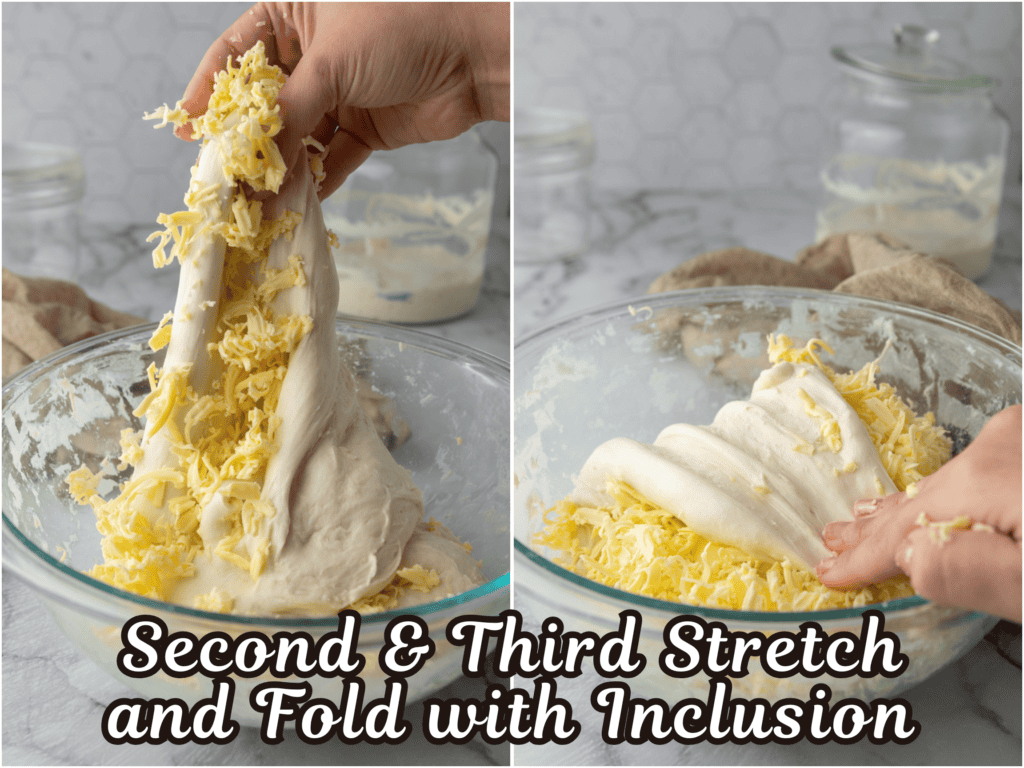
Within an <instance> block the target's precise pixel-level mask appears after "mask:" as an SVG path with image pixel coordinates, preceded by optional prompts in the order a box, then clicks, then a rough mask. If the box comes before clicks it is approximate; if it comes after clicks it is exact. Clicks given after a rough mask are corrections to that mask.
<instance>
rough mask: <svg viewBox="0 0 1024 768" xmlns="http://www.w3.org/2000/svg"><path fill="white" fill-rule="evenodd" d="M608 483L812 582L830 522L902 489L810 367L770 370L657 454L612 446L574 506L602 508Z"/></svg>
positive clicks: (682, 428) (852, 415)
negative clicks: (785, 564) (789, 565)
mask: <svg viewBox="0 0 1024 768" xmlns="http://www.w3.org/2000/svg"><path fill="white" fill-rule="evenodd" d="M608 480H617V481H622V482H625V483H628V484H629V485H630V486H632V487H633V488H634V489H636V490H637V491H638V492H639V493H640V494H642V495H643V496H644V497H646V498H647V499H649V500H650V501H651V502H653V503H654V504H656V505H658V506H660V507H662V508H664V509H666V510H668V511H670V512H672V513H673V514H675V515H676V516H677V517H679V518H680V519H681V520H683V521H684V522H685V523H686V524H687V525H688V526H690V528H692V529H693V530H695V531H696V532H697V533H699V534H701V535H702V536H705V537H706V538H708V539H711V540H713V541H720V542H724V543H728V544H732V545H734V546H736V547H739V548H740V549H742V550H744V551H746V552H749V553H751V554H752V555H758V556H762V557H768V558H773V559H776V560H782V559H784V558H789V559H790V560H791V561H793V562H795V563H799V564H801V565H802V566H803V567H805V568H807V569H808V570H811V571H813V569H814V566H815V565H816V564H817V563H818V562H819V561H820V560H821V559H822V558H824V557H827V556H828V555H829V554H830V553H829V551H828V549H827V548H826V547H825V545H824V543H823V542H822V540H821V530H822V528H824V526H825V525H826V524H827V523H830V522H833V521H838V520H849V519H850V518H851V511H850V510H851V508H852V505H853V503H854V502H855V501H857V500H858V499H862V498H870V497H877V496H882V495H885V494H888V493H895V492H896V490H897V489H896V487H895V485H893V482H892V480H891V479H890V478H889V476H888V474H887V473H886V471H885V469H884V467H883V466H882V464H881V462H880V461H879V459H878V454H877V451H876V450H875V447H874V445H873V443H872V441H871V438H870V437H869V436H868V433H867V430H866V429H865V427H864V424H863V422H861V420H860V419H859V418H858V416H857V414H856V412H855V411H854V410H853V409H852V408H851V407H850V406H849V405H848V404H847V403H846V401H845V400H844V399H843V397H842V395H840V394H839V392H838V391H836V389H835V387H834V386H833V385H832V383H831V382H830V381H829V379H828V377H827V376H826V375H825V374H824V373H822V371H820V370H819V369H817V368H816V367H814V366H811V365H806V364H794V363H789V362H782V363H778V364H776V365H775V366H774V367H772V368H769V369H768V370H766V371H764V372H763V373H762V374H761V376H760V377H759V378H758V379H757V381H756V382H755V384H754V387H753V391H752V393H751V396H750V399H749V400H745V401H735V402H731V403H728V404H726V405H725V406H724V407H723V408H722V409H721V410H720V411H719V412H718V414H717V415H716V417H715V419H714V421H713V422H712V423H711V424H710V425H708V426H692V425H688V424H675V425H672V426H669V427H667V428H666V429H664V430H663V431H662V432H661V434H659V435H658V437H657V439H656V440H655V441H654V443H653V444H644V443H640V442H637V441H635V440H631V439H629V438H615V439H613V440H610V441H608V442H606V443H604V444H602V445H601V446H599V447H598V448H597V450H595V451H594V452H593V454H592V455H591V456H590V458H589V459H588V460H587V462H586V464H585V465H584V467H583V470H582V471H581V473H580V476H579V479H578V481H577V484H576V490H575V492H574V494H573V497H574V498H573V500H574V501H576V502H577V503H579V504H581V505H590V506H607V505H610V504H611V502H612V500H611V497H610V496H609V495H608V494H607V493H606V492H605V484H606V482H607V481H608Z"/></svg>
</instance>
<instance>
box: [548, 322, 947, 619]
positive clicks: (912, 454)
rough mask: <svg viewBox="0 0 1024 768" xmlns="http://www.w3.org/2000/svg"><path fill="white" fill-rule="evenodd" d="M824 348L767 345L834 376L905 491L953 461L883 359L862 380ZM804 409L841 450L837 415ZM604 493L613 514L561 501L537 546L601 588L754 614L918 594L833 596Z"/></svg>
mask: <svg viewBox="0 0 1024 768" xmlns="http://www.w3.org/2000/svg"><path fill="white" fill-rule="evenodd" d="M819 349H820V350H823V351H827V352H829V353H831V352H832V350H831V349H830V348H829V347H828V345H827V344H825V343H824V342H822V341H820V340H817V339H815V340H812V341H810V342H808V344H807V345H806V346H805V347H803V348H802V349H795V348H794V345H793V342H792V341H791V340H790V339H789V338H788V337H786V336H783V335H780V336H778V337H777V338H776V337H774V336H769V338H768V351H769V359H770V361H771V362H772V363H773V364H774V363H778V362H783V361H786V362H792V363H806V364H811V365H814V366H816V367H818V368H820V369H821V370H822V371H823V372H824V373H825V374H826V375H827V376H828V378H829V379H830V380H831V382H832V384H833V385H834V386H835V387H836V389H837V390H838V391H839V393H840V394H841V395H842V396H843V398H844V399H845V400H846V402H848V403H849V404H850V406H851V407H852V408H853V409H854V411H855V412H856V413H857V415H858V416H859V417H860V419H861V420H862V421H863V422H864V424H865V426H866V427H867V431H868V434H869V436H870V437H871V440H872V443H873V444H874V445H875V448H876V449H877V451H878V455H879V458H880V459H881V461H882V465H883V466H884V467H885V468H886V471H887V472H888V474H889V475H890V477H891V478H892V480H893V483H894V484H895V485H896V487H897V488H899V489H900V490H905V489H907V488H908V487H911V488H913V487H914V486H913V484H914V483H915V482H917V481H918V480H920V479H921V478H922V477H923V476H925V475H927V474H930V473H931V472H934V471H935V470H936V469H938V468H939V467H940V466H942V464H944V463H945V462H946V461H948V460H949V458H950V455H951V448H952V446H951V444H950V441H949V439H948V438H947V437H946V435H945V433H944V432H943V430H942V429H941V428H939V427H937V426H936V425H935V418H934V416H933V414H931V413H927V414H925V415H924V416H920V417H918V416H916V415H915V414H914V413H913V411H912V410H911V409H910V407H909V406H907V404H906V403H904V401H903V400H902V399H901V398H900V397H899V396H898V395H897V394H896V392H895V390H894V389H893V388H892V387H891V386H890V385H888V384H885V383H878V382H876V381H875V374H876V372H877V369H878V362H877V361H874V362H872V363H868V364H867V365H865V366H864V367H863V368H862V369H861V370H859V371H857V372H855V373H848V374H842V373H836V372H835V371H833V370H832V369H831V368H830V367H828V366H827V365H825V363H824V362H822V360H821V357H820V355H819V352H818V350H819ZM805 394H806V393H805ZM805 407H806V411H807V413H808V415H811V416H812V417H815V418H817V419H818V420H819V422H820V423H821V424H822V441H823V443H824V446H825V447H826V448H827V449H829V450H839V448H840V447H841V442H838V441H840V437H839V432H838V424H837V423H836V422H835V418H834V416H833V415H832V414H830V413H828V412H827V411H825V410H824V409H822V408H821V407H820V406H819V405H818V404H817V403H815V402H814V401H813V399H812V398H810V396H807V397H806V398H805ZM805 450H809V451H810V452H813V447H812V446H806V448H805ZM854 469H856V467H852V466H847V467H844V468H843V471H844V472H846V471H853V470H854ZM876 480H877V478H876ZM606 490H607V492H608V494H609V496H611V498H612V499H614V504H613V505H611V506H607V507H601V508H592V507H585V506H580V505H578V504H576V503H575V502H573V501H571V500H569V499H565V500H562V501H560V502H558V503H557V504H556V505H555V506H554V507H552V508H551V509H549V510H548V511H547V512H546V514H545V527H544V529H543V530H542V531H541V533H540V534H538V535H537V537H536V539H535V541H536V543H537V544H540V545H542V546H546V547H549V548H551V549H552V550H554V551H555V552H556V553H557V555H556V562H557V563H558V564H559V565H562V566H564V567H566V568H568V569H569V570H572V571H574V572H576V573H578V574H580V575H581V576H585V577H587V578H589V579H591V580H593V581H597V582H599V583H601V584H605V585H607V586H610V587H615V588H618V589H623V590H626V591H628V592H633V593H635V594H638V595H644V596H647V597H653V598H657V599H660V600H666V601H670V602H679V603H686V604H690V605H701V606H707V607H712V608H731V609H736V610H748V611H811V610H826V609H833V608H849V607H855V606H863V605H869V604H872V603H877V602H881V601H884V600H891V599H895V598H899V597H907V596H910V595H913V594H914V591H913V588H912V587H911V585H910V581H909V579H907V578H906V577H905V576H898V577H895V578H892V579H889V580H887V581H884V582H881V583H878V584H872V585H870V586H868V587H865V588H863V589H857V590H842V591H840V590H834V589H829V588H828V587H825V586H824V585H823V584H822V583H821V582H820V581H819V580H818V578H817V577H816V576H815V574H813V573H812V572H810V571H808V570H807V569H805V568H803V567H801V566H799V565H797V564H795V563H792V562H790V561H789V560H782V561H775V560H770V559H760V558H757V557H753V556H751V555H749V554H747V553H746V552H744V551H742V550H741V549H739V548H737V547H734V546H731V545H727V544H722V543H720V542H715V541H711V540H709V539H707V538H705V537H703V536H701V535H700V534H698V533H697V532H696V531H694V530H692V529H691V528H689V527H688V526H687V525H686V524H685V523H684V522H683V521H682V520H680V519H679V518H678V517H676V516H675V515H674V514H672V513H671V512H668V511H667V510H664V509H661V508H660V507H658V506H657V505H655V504H653V503H651V502H650V501H649V500H647V499H645V498H644V497H643V496H641V495H640V494H639V493H637V492H636V490H634V489H633V488H631V487H630V486H629V485H627V484H625V483H622V482H619V481H609V482H608V484H607V488H606Z"/></svg>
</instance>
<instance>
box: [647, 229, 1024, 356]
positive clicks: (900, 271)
mask: <svg viewBox="0 0 1024 768" xmlns="http://www.w3.org/2000/svg"><path fill="white" fill-rule="evenodd" d="M731 285H780V286H790V287H795V288H818V289H821V290H832V291H838V292H840V293H852V294H856V295H858V296H866V297H869V298H873V299H884V300H891V301H899V302H902V303H904V304H913V305H915V306H918V307H923V308H924V309H930V310H933V311H935V312H940V313H942V314H945V315H949V316H951V317H955V318H957V319H958V320H964V321H966V322H968V323H973V324H974V325H977V326H980V327H981V328H984V329H985V330H987V331H991V332H992V333H995V334H997V335H999V336H1002V337H1003V338H1006V339H1009V340H1010V341H1012V342H1013V343H1015V344H1020V343H1021V321H1020V317H1019V315H1016V314H1014V313H1013V312H1012V311H1011V310H1010V309H1008V308H1007V307H1006V305H1005V304H1003V303H1002V302H1001V301H999V300H998V299H995V298H993V297H992V296H989V295H988V294H987V293H986V292H985V291H983V290H982V289H981V288H979V287H978V286H976V285H975V284H974V283H973V282H972V281H971V280H968V279H967V278H966V277H963V276H962V275H961V274H960V273H958V272H957V271H956V270H954V269H953V268H952V267H951V266H949V265H948V264H947V263H946V262H944V261H942V260H941V259H938V258H935V257H933V256H926V255H924V254H922V253H917V252H915V251H913V250H911V249H910V248H909V247H907V245H906V244H905V243H902V242H900V241H899V240H896V239H895V238H892V237H889V236H886V235H881V234H872V233H849V234H843V235H834V236H832V237H830V238H828V239H827V240H823V241H822V242H820V243H818V244H817V245H812V246H810V247H808V248H805V249H804V250H802V251H801V252H800V253H799V254H798V255H797V258H796V261H795V262H790V261H785V260H783V259H779V258H777V257H775V256H769V255H768V254H766V253H760V252H758V251H752V250H750V249H747V248H726V249H724V250H720V251H712V252H710V253H705V254H702V255H700V256H698V257H696V258H695V259H692V260H690V261H687V262H684V263H683V264H681V265H679V266H678V267H676V268H675V269H673V270H671V271H670V272H666V273H665V274H663V275H661V276H660V277H658V278H657V279H656V280H655V281H654V282H653V283H651V287H650V290H649V291H648V292H649V293H661V292H663V291H675V290H680V289H683V288H708V287H711V286H731Z"/></svg>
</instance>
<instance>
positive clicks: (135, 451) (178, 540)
mask: <svg viewBox="0 0 1024 768" xmlns="http://www.w3.org/2000/svg"><path fill="white" fill-rule="evenodd" d="M284 82H285V77H284V74H283V73H282V72H281V70H280V69H279V68H277V67H275V66H271V65H270V64H269V63H268V61H267V57H266V53H265V49H264V46H263V43H262V42H258V43H257V44H256V45H255V46H254V47H253V48H252V49H250V50H249V51H247V52H246V53H245V54H244V55H243V56H242V58H241V60H240V61H239V62H238V63H237V65H236V64H233V63H232V61H231V60H230V58H229V59H228V60H227V62H226V65H225V69H224V70H223V71H221V72H219V73H218V74H217V76H216V78H215V81H214V88H213V93H212V95H211V97H210V100H209V105H208V107H207V110H206V112H205V113H204V114H203V115H201V116H199V117H189V115H188V114H187V113H186V112H185V110H184V109H183V107H182V102H181V101H179V102H178V104H177V105H176V106H175V108H174V109H170V108H168V107H167V106H166V105H164V106H163V107H161V108H160V109H157V110H155V111H154V112H152V113H150V114H147V115H146V118H147V119H152V120H159V121H160V122H158V123H157V125H156V127H158V128H159V127H161V126H164V125H167V124H173V125H175V126H177V127H180V126H184V125H186V124H189V123H191V125H192V130H193V134H192V135H193V138H194V139H200V138H202V139H204V140H212V139H217V140H218V142H219V151H220V160H221V163H222V165H223V170H224V172H225V176H226V178H227V179H228V180H229V183H230V184H231V185H232V187H233V188H232V190H231V198H230V205H229V206H227V209H226V211H225V212H222V210H221V207H220V205H219V203H218V197H219V193H220V187H219V185H217V184H208V183H204V182H203V181H201V180H199V179H195V178H193V179H192V182H191V183H190V185H189V189H188V192H187V194H186V196H185V204H186V206H187V210H184V211H178V212H176V213H172V214H160V215H159V216H158V218H157V221H158V223H159V224H160V225H161V226H162V227H163V229H162V230H161V231H158V232H155V233H154V234H153V235H152V236H151V237H150V238H149V240H150V241H153V240H156V241H157V245H156V248H155V249H154V251H153V263H154V266H155V267H157V268H160V267H163V266H167V265H168V264H171V263H172V262H173V261H174V260H175V259H177V260H178V261H179V262H180V263H182V264H184V263H185V262H184V260H185V259H187V258H190V256H189V254H191V253H193V252H195V253H204V252H207V251H204V249H202V248H197V247H196V246H197V245H201V244H202V243H203V242H207V241H208V240H209V239H210V238H221V239H223V241H224V243H225V257H224V267H223V273H222V285H221V287H220V296H219V300H218V301H204V302H202V304H201V305H200V307H198V309H201V310H204V311H205V310H211V311H215V312H216V316H215V339H214V341H212V342H210V343H209V344H208V348H207V351H208V353H209V354H210V359H211V362H212V364H213V365H214V369H215V370H218V371H220V372H221V373H220V374H219V376H214V377H213V379H212V383H211V387H210V390H209V391H205V392H201V393H199V392H195V391H194V390H193V389H192V388H191V386H189V383H188V382H189V372H190V368H191V366H190V365H185V366H180V367H177V368H175V369H173V370H159V369H158V368H157V367H156V366H155V365H151V366H150V368H149V370H148V371H147V375H148V378H149V383H150V390H151V391H150V393H149V395H147V396H146V398H145V399H144V400H143V401H142V403H141V405H140V406H139V407H138V409H137V410H136V411H135V415H137V416H140V417H143V418H144V419H145V422H146V426H145V430H144V436H143V437H142V441H141V442H140V436H139V435H138V434H136V433H135V432H134V431H132V430H125V431H124V432H123V433H122V435H121V457H120V464H119V465H118V470H119V471H122V470H124V469H126V468H127V467H129V466H132V467H136V471H135V473H134V475H133V476H132V478H131V480H130V481H128V482H127V483H126V484H124V487H123V488H121V490H120V493H119V494H118V495H117V496H116V497H115V498H113V499H110V500H109V501H108V500H106V499H104V498H103V497H102V496H101V494H100V492H99V487H100V481H101V479H102V477H103V473H104V470H101V471H100V472H99V473H96V474H94V473H92V472H91V471H90V470H89V469H87V468H86V467H82V468H80V469H78V470H76V471H74V472H72V473H71V474H70V475H69V477H68V485H69V488H70V490H71V493H72V494H73V496H74V498H75V499H76V500H77V501H78V502H79V503H83V504H89V505H91V506H92V507H93V509H94V511H95V513H96V517H97V527H98V529H99V531H100V533H101V534H102V535H103V537H104V538H103V542H102V548H103V558H104V562H103V563H102V564H101V565H98V566H96V567H95V568H93V569H92V571H90V575H92V576H94V577H96V578H98V579H101V580H103V581H105V582H107V583H109V584H111V585H113V586H115V587H118V588H121V589H124V590H127V591H130V592H134V593H137V594H140V595H144V596H147V597H152V598H155V599H158V600H168V599H169V598H170V596H171V594H172V592H173V590H174V588H175V586H176V585H177V584H178V582H179V581H180V580H181V579H185V578H188V577H189V576H191V575H192V574H193V573H194V567H193V565H192V564H193V561H194V559H195V557H196V555H197V554H198V553H199V552H200V551H201V550H202V549H203V548H204V540H203V538H201V537H200V534H199V527H200V516H201V514H202V512H203V510H204V509H206V508H207V507H208V505H210V504H211V503H212V502H214V501H215V500H216V501H217V502H218V503H219V504H223V505H224V507H226V510H225V512H224V513H223V518H224V522H225V525H224V526H223V528H224V532H223V535H222V536H221V537H220V539H219V541H217V542H216V544H215V545H214V546H212V547H211V548H212V551H213V553H214V554H215V555H216V556H217V557H220V558H222V559H224V560H225V561H227V562H228V563H231V564H233V565H234V566H236V567H237V568H239V569H241V570H243V571H245V572H247V573H248V574H249V575H250V576H251V578H252V579H254V580H255V579H258V578H259V576H260V575H261V573H262V572H263V570H264V568H265V567H266V566H267V563H268V562H269V561H270V559H271V558H272V556H273V551H272V545H271V542H270V539H269V531H268V525H266V522H267V521H268V520H270V519H271V518H272V517H273V516H274V514H275V510H274V509H273V507H272V505H271V504H269V503H268V502H266V501H265V500H263V499H261V491H262V482H263V478H264V476H265V474H266V469H267V466H268V464H269V462H270V460H271V458H272V457H273V456H274V455H275V453H276V451H277V449H278V442H277V432H278V428H279V426H280V417H279V416H278V415H277V414H276V409H277V404H278V400H279V397H280V393H281V387H282V384H283V381H284V378H285V373H286V372H287V370H288V364H289V360H290V358H291V355H292V354H293V352H294V351H295V349H296V348H297V347H298V345H299V343H300V342H301V341H302V339H303V338H304V337H305V336H306V335H307V334H308V333H309V332H310V330H311V329H312V324H313V321H312V319H311V318H310V317H308V316H305V315H295V314H288V313H279V312H276V311H275V310H274V309H273V302H274V299H275V297H276V296H277V295H278V294H279V293H280V292H281V291H283V290H286V289H288V288H291V287H293V286H305V285H306V282H307V277H306V273H305V271H304V265H303V260H302V256H301V254H294V255H292V256H291V257H290V258H289V260H288V266H287V267H286V268H284V269H271V268H268V267H267V258H268V253H269V249H270V246H271V244H272V243H273V242H274V241H275V240H276V239H277V238H279V237H283V238H285V239H286V240H291V239H292V232H293V230H294V229H295V227H296V225H297V224H298V223H299V221H300V220H301V215H300V214H299V213H296V212H293V211H286V212H285V213H283V214H282V215H281V216H280V217H279V218H277V219H274V220H267V219H265V218H264V217H263V211H262V203H261V202H259V201H257V200H249V199H248V198H247V197H246V192H245V189H246V188H251V189H253V190H256V191H262V190H269V191H271V192H277V190H278V189H279V187H280V184H281V182H282V180H283V178H284V175H285V172H286V170H287V169H286V167H285V164H284V161H283V159H282V157H281V154H280V152H279V151H278V148H277V145H276V144H275V142H274V137H275V136H276V135H277V134H278V133H279V132H280V130H281V128H282V121H281V116H280V109H279V107H278V105H277V103H276V102H277V95H278V92H279V90H280V88H281V86H282V85H283V84H284ZM306 145H307V146H313V147H314V149H316V150H317V151H318V152H319V154H318V155H310V163H311V168H312V170H313V172H314V175H315V178H316V180H317V183H319V182H320V181H322V180H323V178H324V165H323V160H324V156H325V155H326V149H325V148H324V147H323V146H322V145H320V144H319V143H317V142H315V141H313V140H312V139H309V140H307V141H306ZM168 247H169V251H168ZM175 319H176V318H175V317H174V316H173V313H172V312H169V313H167V314H166V315H165V316H164V317H163V319H162V320H161V321H160V323H159V325H158V326H157V328H156V330H155V332H154V333H153V335H152V337H151V339H150V342H149V343H150V347H151V348H152V349H153V350H159V349H162V348H163V347H165V346H167V345H168V344H169V343H170V342H171V337H172V332H173V323H174V321H175ZM177 319H179V320H180V319H181V318H177ZM157 433H162V437H163V438H165V439H166V442H167V443H168V444H169V446H170V451H171V453H172V454H173V455H174V457H176V459H177V462H178V466H177V467H176V468H174V469H169V468H164V469H156V470H149V471H141V470H139V469H138V467H139V465H140V462H142V460H143V457H144V453H145V452H144V449H143V446H144V445H145V444H146V443H145V441H146V440H147V439H149V438H151V437H153V436H154V435H156V434H157ZM160 509H166V510H168V511H169V512H170V515H152V511H153V510H160ZM154 519H156V520H160V521H162V522H160V523H158V524H151V522H150V521H151V520H154ZM166 520H169V521H170V522H164V521H166ZM243 538H247V539H248V540H249V541H254V542H255V544H253V545H250V546H243V545H242V540H243ZM207 544H209V542H207ZM437 583H439V577H438V576H437V574H436V573H433V572H432V571H426V570H425V569H423V568H420V567H419V566H416V567H414V568H409V569H404V570H403V571H400V572H399V574H398V575H396V576H395V578H394V580H393V582H392V584H391V585H390V586H389V588H388V589H387V590H385V593H386V594H382V595H381V596H375V597H373V598H364V600H363V601H360V605H361V606H362V608H363V609H366V610H387V609H388V608H389V607H394V606H395V605H396V604H397V603H396V601H397V599H398V597H399V596H400V595H401V594H402V593H403V592H404V591H406V590H420V591H425V590H428V589H430V588H431V587H432V586H436V584H437ZM194 606H195V607H196V608H200V609H203V610H208V611H214V612H229V611H231V610H232V609H233V608H234V599H233V598H232V597H231V595H230V594H228V593H227V592H225V591H224V590H222V589H220V588H217V589H214V590H212V591H211V592H209V593H207V594H205V595H201V596H199V597H198V598H196V599H195V603H194ZM310 608H312V609H314V610H315V609H317V608H318V607H317V606H310ZM329 609H330V606H323V610H324V611H328V610H329Z"/></svg>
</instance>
